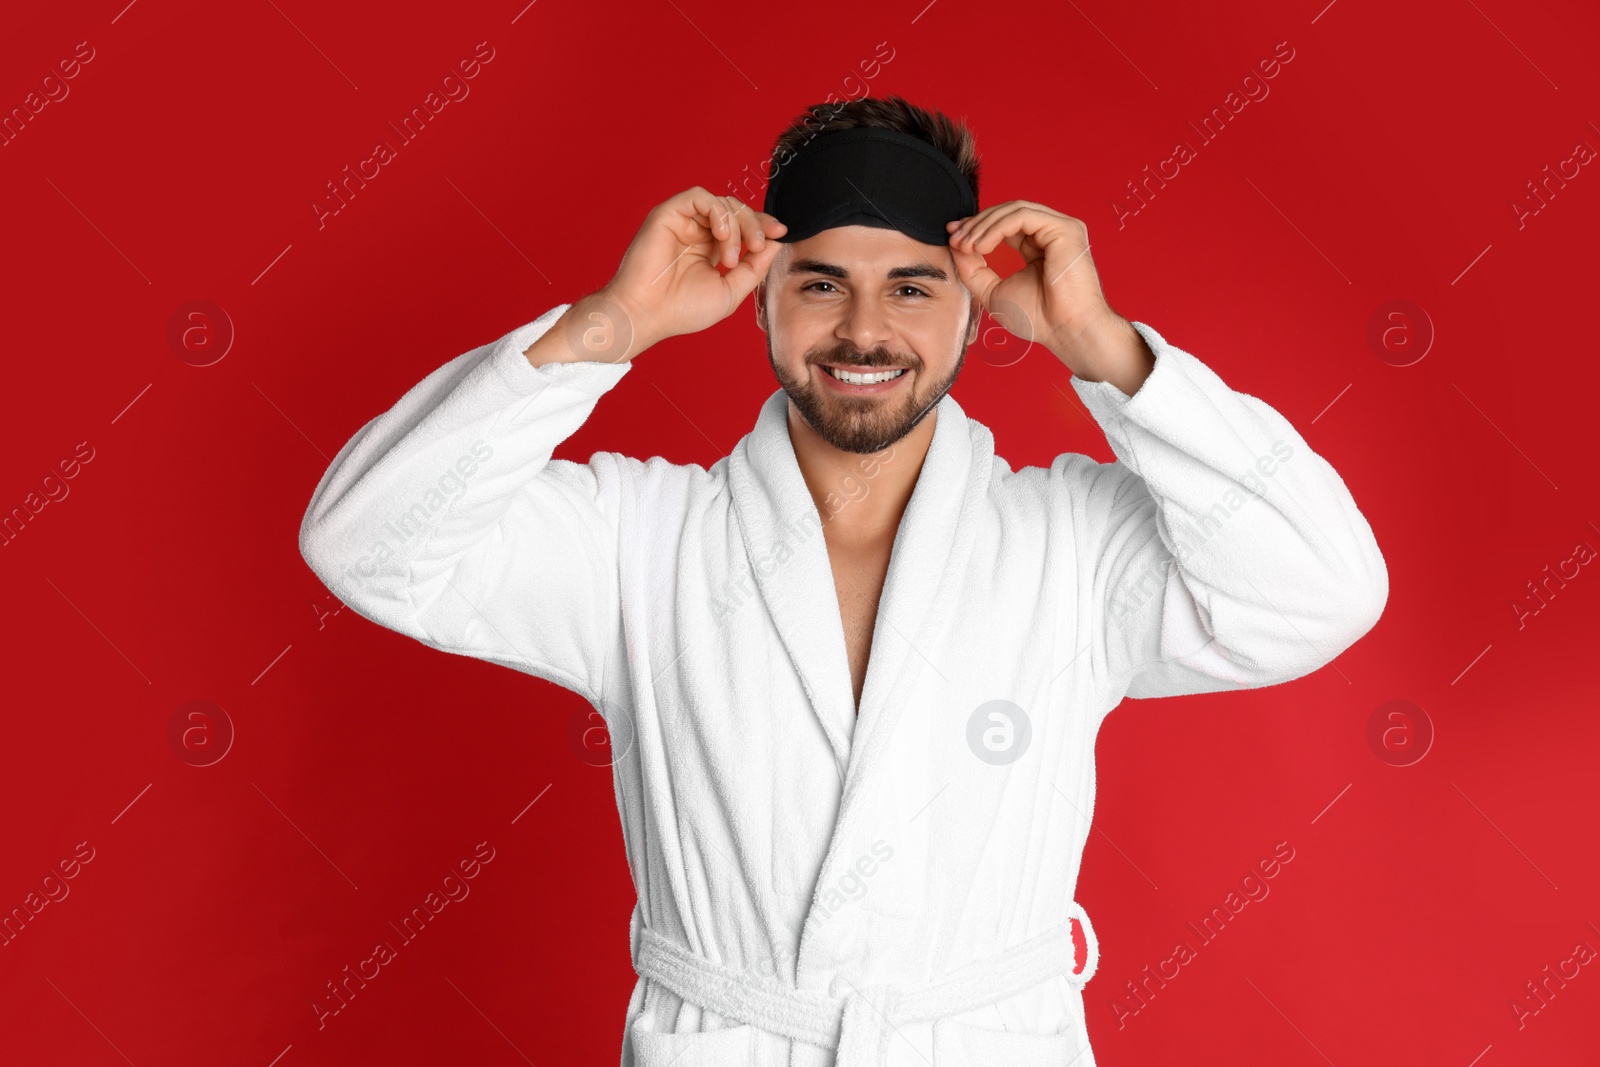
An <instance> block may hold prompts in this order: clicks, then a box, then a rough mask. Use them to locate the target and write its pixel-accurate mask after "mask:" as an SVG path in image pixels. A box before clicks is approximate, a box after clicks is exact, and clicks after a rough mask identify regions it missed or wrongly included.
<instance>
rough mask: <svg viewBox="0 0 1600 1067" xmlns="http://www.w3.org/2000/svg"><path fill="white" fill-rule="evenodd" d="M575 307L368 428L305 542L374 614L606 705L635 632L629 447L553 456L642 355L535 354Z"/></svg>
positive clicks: (455, 363) (416, 390)
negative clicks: (621, 474) (605, 690)
mask: <svg viewBox="0 0 1600 1067" xmlns="http://www.w3.org/2000/svg"><path fill="white" fill-rule="evenodd" d="M568 306H569V305H567V304H561V305H559V306H557V307H555V308H552V309H551V310H550V311H547V312H545V313H544V314H543V315H540V316H539V317H538V318H537V319H535V320H534V321H532V322H531V323H528V324H526V325H524V326H521V327H518V328H517V329H515V330H512V331H511V332H510V333H508V334H506V335H505V336H504V337H502V338H500V339H499V340H498V341H495V342H493V343H491V344H487V345H483V346H482V347H479V348H475V349H473V350H472V351H470V352H467V353H465V354H463V355H460V356H457V357H456V358H455V359H452V360H450V361H449V362H448V363H446V364H444V365H443V366H441V367H439V368H438V369H437V370H435V371H434V372H433V373H431V374H429V375H428V376H427V377H426V378H424V379H423V380H422V381H421V382H420V383H418V384H417V385H416V386H414V387H413V388H412V389H411V390H410V391H409V392H407V393H406V394H405V395H404V396H403V397H401V398H400V400H399V401H398V402H396V403H395V405H394V406H393V407H392V408H390V409H389V410H388V411H386V412H384V413H383V414H381V415H379V416H377V417H376V418H374V419H372V420H371V421H370V422H368V423H367V424H366V425H365V426H363V427H362V428H361V429H360V430H359V431H358V432H357V433H356V434H355V436H354V437H352V438H351V439H350V440H349V442H348V443H346V444H345V446H344V447H343V448H342V449H341V450H340V451H339V454H338V456H337V457H335V458H334V461H333V463H332V465H331V466H330V467H329V468H328V470H327V471H326V472H325V473H324V474H323V476H322V479H321V481H320V483H319V484H318V485H317V488H316V492H315V493H314V495H313V496H312V498H311V503H310V506H309V507H308V508H307V510H306V513H305V518H304V520H303V521H302V523H301V526H300V552H301V555H302V556H304V557H305V560H306V562H307V563H308V564H309V565H310V567H311V569H312V570H313V571H314V572H315V573H316V575H317V577H319V578H320V579H322V581H323V583H324V584H325V585H327V587H328V588H329V589H330V590H332V592H333V593H334V594H335V595H336V596H338V597H339V599H340V600H342V601H343V602H344V603H346V604H348V605H350V606H351V607H353V608H355V609H356V611H357V612H359V613H360V614H361V615H363V616H365V617H366V618H368V619H371V620H372V621H373V622H376V623H378V624H379V625H381V626H386V627H388V628H389V629H391V630H397V631H399V632H400V633H403V634H406V635H408V636H410V637H413V638H416V639H417V640H418V641H421V642H422V643H423V644H425V645H428V646H430V647H432V648H436V649H441V650H443V651H446V652H453V653H457V654H460V655H467V656H473V657H475V658H478V659H484V660H488V661H491V662H494V663H499V664H501V665H503V666H507V667H511V668H513V669H516V670H521V671H524V672H526V673H528V674H532V675H535V676H537V677H540V678H544V679H546V680H548V681H551V682H554V683H555V684H557V685H559V686H561V687H563V688H566V689H571V690H573V691H575V692H578V693H580V694H582V695H584V696H585V697H586V698H588V699H589V700H590V701H591V702H594V701H596V699H597V697H598V686H599V682H600V679H601V678H602V677H603V672H604V667H605V660H606V656H607V654H608V653H609V652H610V651H611V650H612V648H613V647H614V646H615V645H616V643H617V640H618V636H619V635H620V632H621V608H620V596H619V590H618V577H617V522H618V515H619V510H620V509H619V507H618V500H617V495H618V492H619V482H618V477H617V467H616V464H615V458H616V457H615V456H614V455H613V454H612V453H606V452H601V453H596V454H595V455H594V456H593V457H591V461H590V463H588V464H583V463H576V462H572V461H570V460H552V459H551V452H552V451H553V450H554V449H555V447H556V446H557V445H558V444H560V443H561V441H563V440H564V439H565V438H567V437H568V436H570V435H571V434H572V433H573V432H574V431H575V430H576V429H577V428H578V427H579V426H580V425H582V424H583V421H584V420H585V419H586V418H588V416H589V413H590V412H591V411H592V410H593V409H594V406H595V403H596V402H597V401H598V400H599V398H600V396H601V394H603V393H605V392H606V391H607V390H609V389H610V388H611V387H612V386H614V385H616V384H617V382H619V381H620V380H621V379H622V377H623V375H625V374H627V372H628V371H629V369H630V368H631V367H632V364H631V363H628V362H622V363H616V364H612V363H597V362H580V363H553V364H548V365H546V366H543V367H534V366H533V365H532V364H531V363H529V362H528V360H527V358H526V357H525V356H524V355H523V351H524V349H526V348H527V347H528V346H529V345H531V344H532V343H533V342H534V341H536V340H538V339H539V337H541V336H542V335H543V334H544V332H545V331H546V330H547V329H549V328H550V327H551V325H553V324H554V323H555V321H556V320H557V319H558V318H560V316H561V315H562V313H563V312H564V311H565V310H566V309H567V307H568Z"/></svg>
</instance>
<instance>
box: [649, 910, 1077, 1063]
mask: <svg viewBox="0 0 1600 1067" xmlns="http://www.w3.org/2000/svg"><path fill="white" fill-rule="evenodd" d="M1073 923H1077V924H1078V925H1079V927H1080V928H1081V929H1082V931H1083V940H1084V947H1085V950H1086V951H1085V955H1084V964H1083V967H1082V969H1079V968H1077V967H1076V966H1075V964H1076V962H1077V959H1076V956H1077V950H1076V947H1075V946H1074V945H1073V943H1072V926H1073ZM1099 960H1100V944H1099V941H1098V940H1097V939H1096V938H1095V934H1094V927H1093V926H1091V925H1090V924H1089V915H1088V913H1087V912H1085V911H1084V910H1083V907H1082V906H1081V905H1079V904H1078V902H1077V901H1073V902H1072V906H1071V909H1070V916H1069V918H1068V919H1067V920H1066V921H1065V922H1063V923H1061V924H1060V925H1059V926H1054V927H1052V928H1050V929H1049V930H1046V931H1044V932H1043V933H1041V934H1038V935H1036V936H1034V937H1031V938H1029V939H1028V940H1026V941H1023V942H1021V943H1019V944H1016V945H1013V946H1012V947H1011V948H1008V949H1006V950H1005V951H1004V952H1001V953H1000V954H998V955H996V956H991V957H989V958H988V959H984V960H979V961H977V962H976V963H970V964H968V965H966V966H965V967H961V968H958V969H957V970H954V971H952V972H950V973H949V974H947V975H945V976H944V977H942V978H939V979H936V980H935V981H933V982H930V983H928V984H926V985H919V986H904V985H898V984H876V985H856V984H855V983H853V982H851V981H850V980H849V979H847V978H845V977H844V976H843V975H838V976H836V977H835V978H834V979H833V981H832V982H831V983H830V984H829V987H828V991H827V992H826V993H823V992H821V991H820V990H809V989H791V988H788V987H786V986H783V985H780V984H779V983H777V982H772V981H769V980H767V979H764V978H761V977H759V976H757V975H755V974H752V973H751V972H749V971H744V970H740V969H738V968H736V967H729V966H728V965H726V964H723V963H717V962H714V961H712V960H708V959H706V958H705V957H704V956H701V955H699V954H698V953H695V952H691V951H690V950H689V949H687V948H684V947H683V946H682V945H679V944H677V943H675V942H673V941H671V940H670V939H668V938H666V937H664V936H662V935H661V934H659V933H657V932H656V931H655V930H652V929H651V928H649V927H648V926H646V927H644V928H643V929H642V931H641V933H640V944H639V958H638V960H637V961H636V962H635V964H634V969H635V971H636V972H637V973H638V974H639V975H640V976H641V977H644V978H649V979H651V980H653V981H656V982H660V983H661V984H662V985H663V986H665V987H666V988H668V989H670V990H672V992H674V993H676V994H677V995H678V996H679V997H682V998H683V999H684V1000H686V1001H688V1002H690V1003H692V1004H697V1005H699V1006H700V1007H701V1008H702V1009H706V1010H710V1011H714V1012H716V1013H717V1014H718V1015H721V1016H723V1017H725V1018H729V1019H735V1020H738V1021H739V1022H741V1023H749V1024H751V1025H752V1026H756V1027H759V1028H760V1029H763V1030H767V1031H770V1032H772V1033H775V1034H783V1035H784V1036H786V1037H790V1038H793V1039H795V1040H797V1041H805V1042H807V1043H808V1044H812V1045H821V1046H823V1047H825V1048H830V1049H835V1050H837V1055H836V1057H835V1061H834V1062H835V1065H836V1067H871V1065H875V1064H880V1063H882V1062H883V1060H882V1054H883V1050H884V1046H885V1045H886V1044H887V1042H888V1039H889V1036H890V1035H891V1034H892V1033H893V1032H894V1028H895V1027H896V1026H898V1025H899V1024H901V1023H913V1022H931V1021H934V1020H937V1019H941V1018H944V1017H946V1016H950V1015H957V1014H960V1013H962V1012H966V1011H971V1010H973V1009H974V1008H981V1007H984V1006H986V1005H989V1004H994V1003H996V1002H998V1001H1001V1000H1004V999H1006V998H1007V997H1010V996H1014V995H1015V994H1017V993H1021V992H1023V991H1025V990H1027V989H1031V988H1033V987H1034V986H1036V985H1038V984H1040V983H1041V982H1044V981H1047V980H1049V979H1051V978H1054V977H1056V976H1057V975H1061V976H1064V977H1065V978H1066V979H1067V980H1068V981H1070V982H1072V983H1073V984H1074V985H1077V986H1079V987H1082V986H1083V985H1084V983H1086V982H1088V981H1089V979H1090V978H1092V977H1094V971H1095V967H1096V965H1097V964H1098V963H1099Z"/></svg>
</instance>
